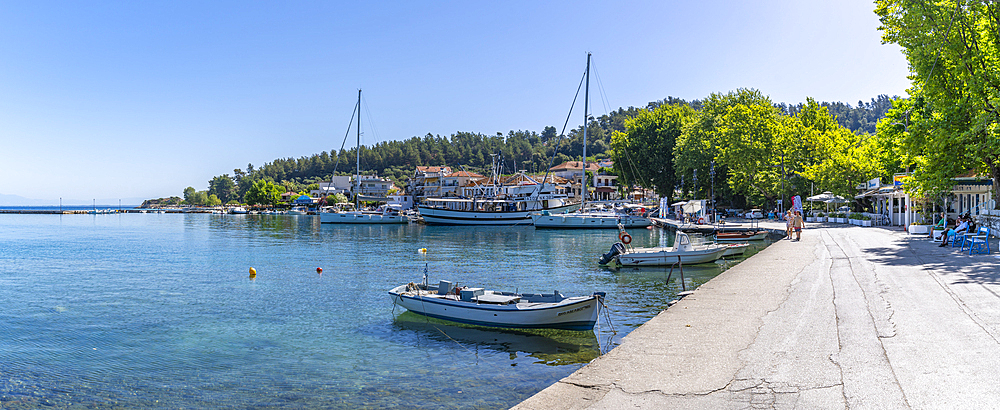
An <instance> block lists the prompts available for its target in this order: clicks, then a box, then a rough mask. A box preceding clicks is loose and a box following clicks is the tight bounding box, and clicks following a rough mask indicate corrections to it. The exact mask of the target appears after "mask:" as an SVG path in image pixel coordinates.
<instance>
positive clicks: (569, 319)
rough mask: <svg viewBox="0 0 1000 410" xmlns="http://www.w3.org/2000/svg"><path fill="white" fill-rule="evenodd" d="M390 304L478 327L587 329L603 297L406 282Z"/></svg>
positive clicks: (593, 322)
mask: <svg viewBox="0 0 1000 410" xmlns="http://www.w3.org/2000/svg"><path fill="white" fill-rule="evenodd" d="M389 295H390V296H391V297H392V301H393V303H395V304H396V305H399V306H400V307H403V308H405V309H406V310H409V311H411V312H413V313H417V314H421V315H425V316H430V317H433V318H438V319H444V320H450V321H453V322H459V323H467V324H472V325H478V326H489V327H507V328H553V329H569V330H590V329H593V328H594V325H595V324H597V318H598V313H600V307H601V306H600V305H601V298H603V297H604V292H594V294H593V295H590V296H573V297H566V296H563V295H562V294H560V293H559V291H555V292H553V293H548V294H532V293H514V292H500V291H492V290H485V289H483V288H472V287H459V286H455V285H454V284H452V283H451V282H448V281H441V282H440V283H439V284H438V285H436V286H434V285H427V284H416V283H412V282H411V283H408V284H405V285H400V286H397V287H395V288H393V289H392V290H390V291H389Z"/></svg>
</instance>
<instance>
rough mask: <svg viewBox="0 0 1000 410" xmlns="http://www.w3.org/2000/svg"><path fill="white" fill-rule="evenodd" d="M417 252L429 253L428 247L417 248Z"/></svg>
mask: <svg viewBox="0 0 1000 410" xmlns="http://www.w3.org/2000/svg"><path fill="white" fill-rule="evenodd" d="M417 253H427V248H420V249H418V250H417Z"/></svg>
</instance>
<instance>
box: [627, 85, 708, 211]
mask: <svg viewBox="0 0 1000 410" xmlns="http://www.w3.org/2000/svg"><path fill="white" fill-rule="evenodd" d="M694 116H695V111H694V109H693V108H691V107H690V106H688V105H680V104H675V105H671V104H664V105H660V106H658V107H656V108H654V109H652V110H646V111H639V112H637V113H636V115H635V116H634V117H632V118H630V119H628V120H626V121H625V130H624V131H615V132H614V134H613V135H612V137H611V152H612V153H611V158H612V159H613V160H614V161H615V166H614V169H615V172H616V173H617V174H618V175H619V176H620V177H621V178H622V181H623V182H624V183H626V184H636V185H639V186H642V187H645V188H654V189H655V190H656V193H657V194H659V195H661V196H664V197H668V198H669V197H672V196H673V195H672V194H673V191H674V187H675V186H676V185H677V183H676V173H675V172H674V145H675V144H676V141H677V138H678V137H679V136H680V135H681V132H682V131H683V129H684V126H685V125H687V124H688V123H689V122H691V120H693V119H694Z"/></svg>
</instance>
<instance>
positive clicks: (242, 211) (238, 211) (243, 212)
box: [229, 206, 250, 215]
mask: <svg viewBox="0 0 1000 410" xmlns="http://www.w3.org/2000/svg"><path fill="white" fill-rule="evenodd" d="M229 213H231V214H239V215H246V214H248V213H250V212H249V211H247V209H246V208H244V207H242V206H234V207H232V208H229Z"/></svg>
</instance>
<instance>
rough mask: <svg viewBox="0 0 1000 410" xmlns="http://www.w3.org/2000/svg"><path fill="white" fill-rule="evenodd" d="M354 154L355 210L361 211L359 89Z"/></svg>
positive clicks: (359, 92)
mask: <svg viewBox="0 0 1000 410" xmlns="http://www.w3.org/2000/svg"><path fill="white" fill-rule="evenodd" d="M354 154H355V155H356V156H357V163H358V166H357V169H356V172H355V175H356V176H355V177H354V183H355V184H357V188H355V190H354V210H356V211H359V210H361V208H360V206H359V204H358V199H359V198H360V197H361V89H360V88H359V89H358V145H357V148H355V149H354Z"/></svg>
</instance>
